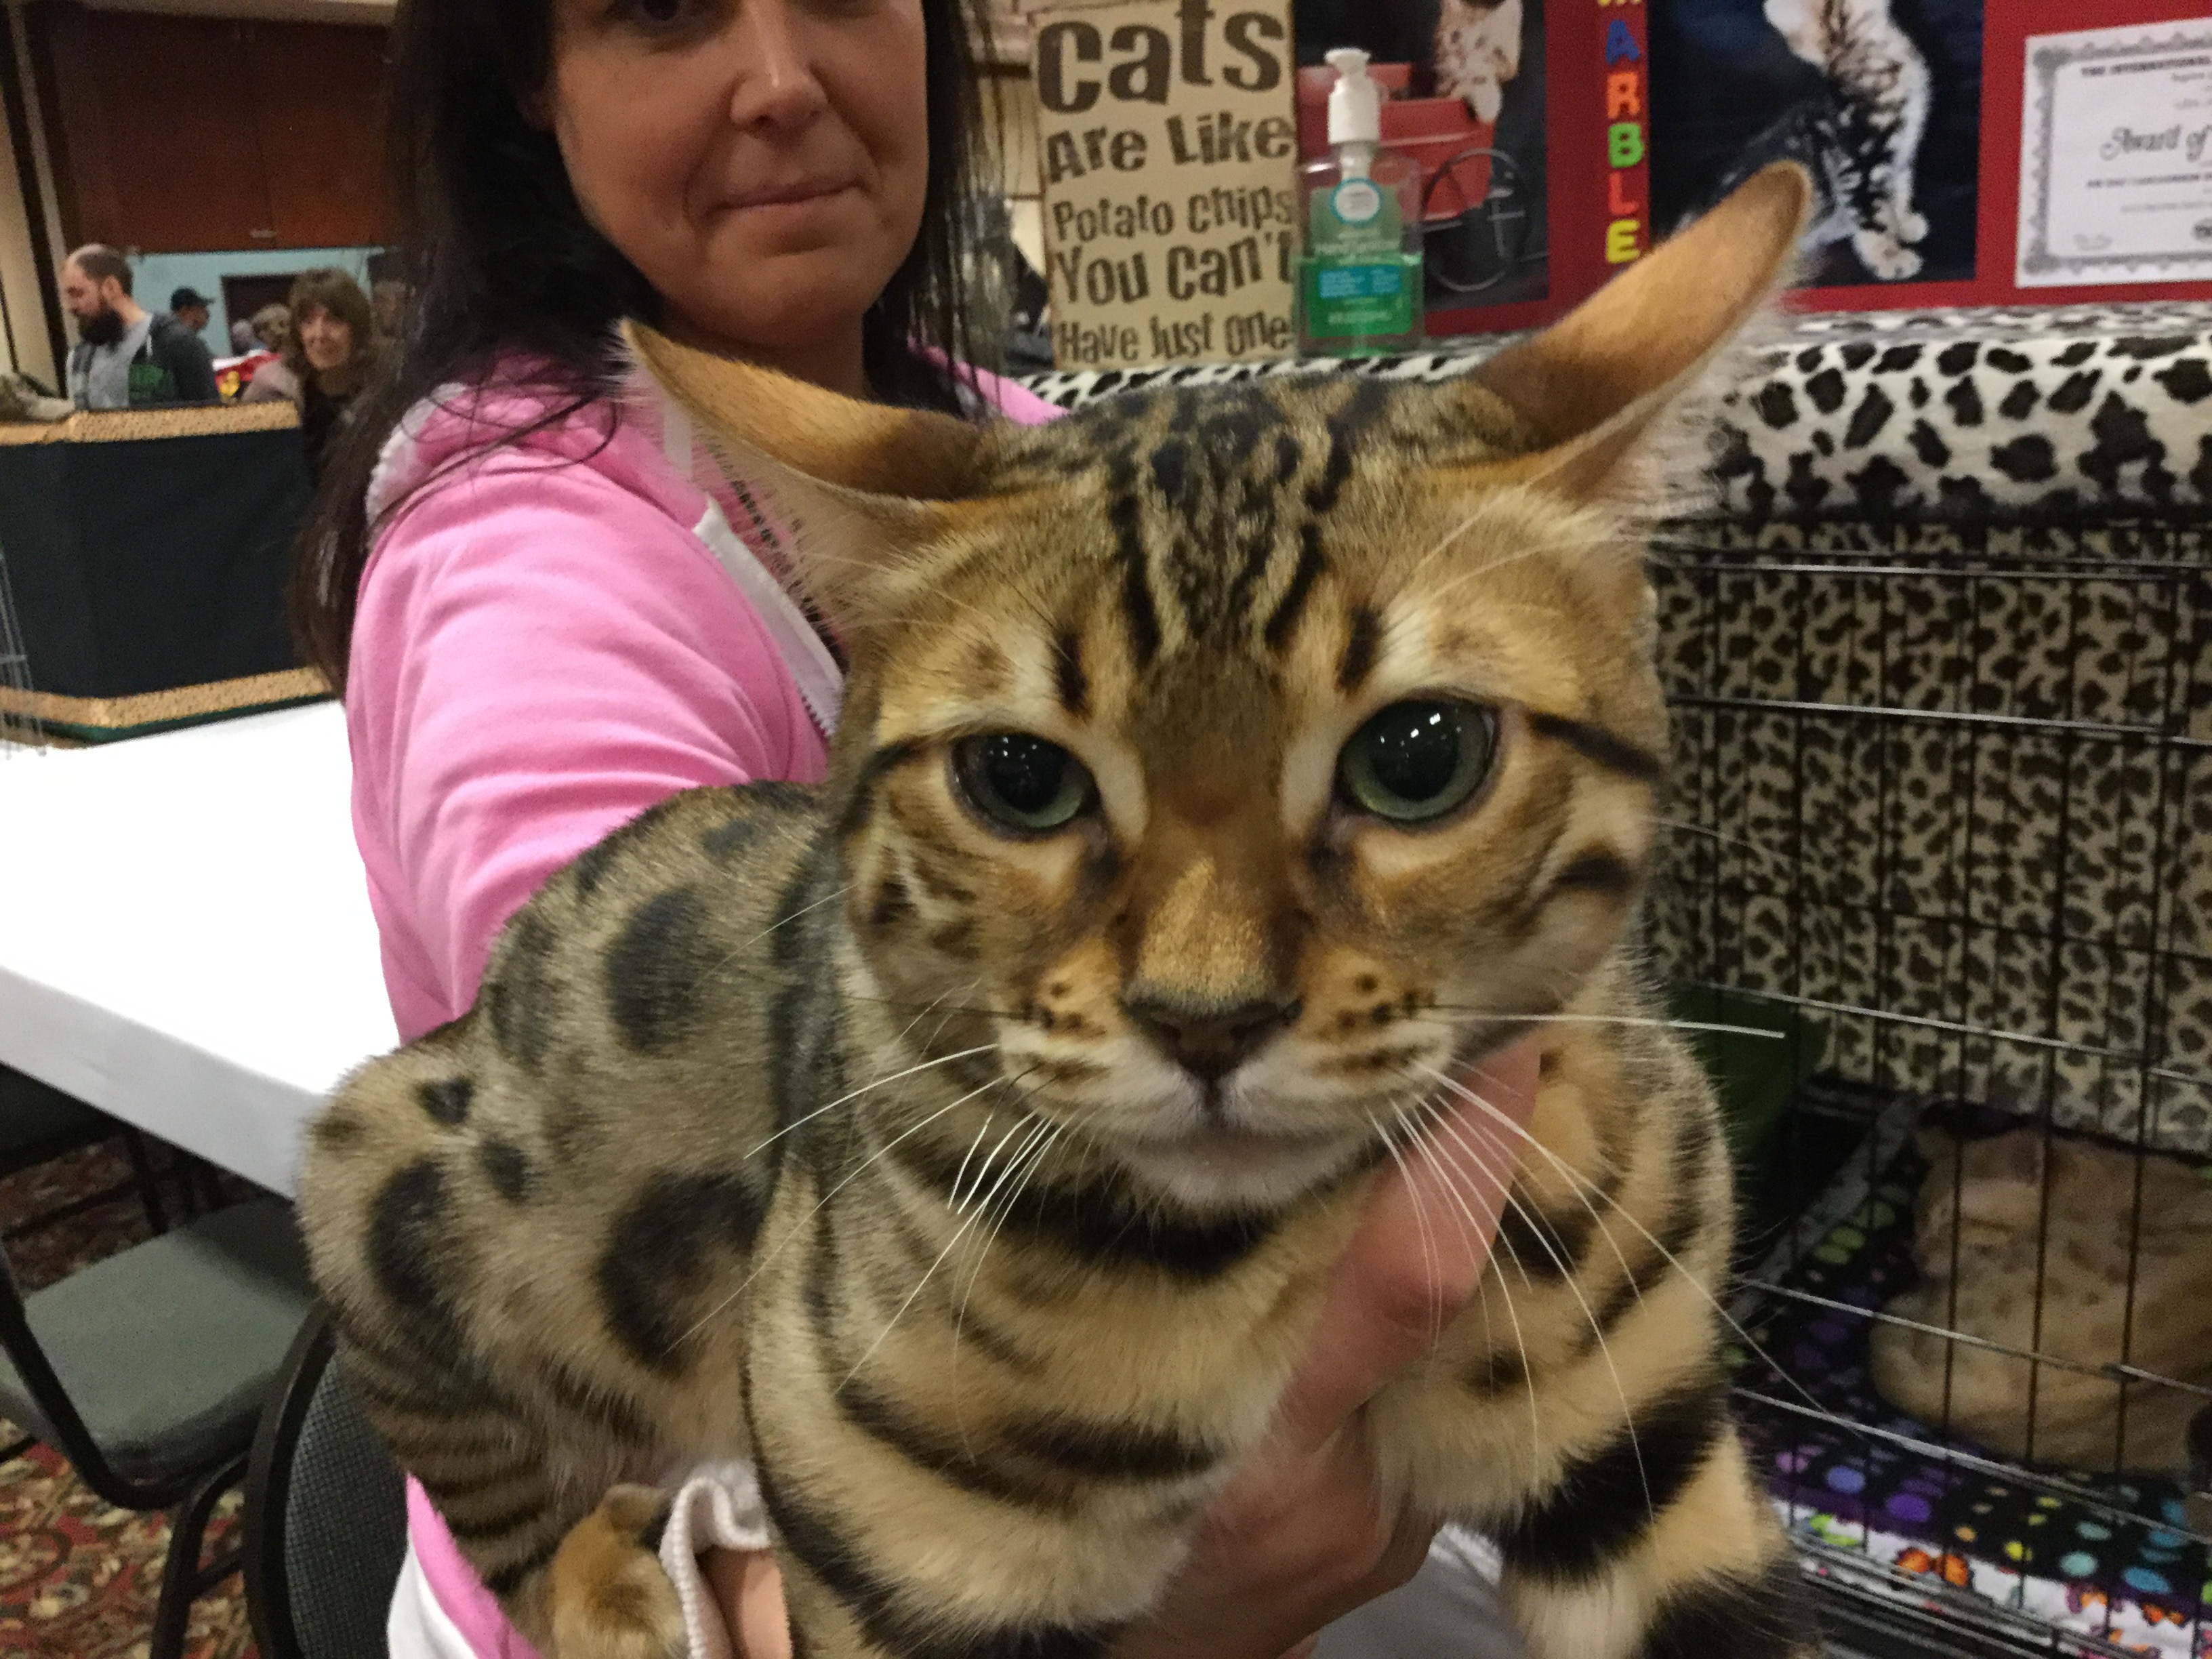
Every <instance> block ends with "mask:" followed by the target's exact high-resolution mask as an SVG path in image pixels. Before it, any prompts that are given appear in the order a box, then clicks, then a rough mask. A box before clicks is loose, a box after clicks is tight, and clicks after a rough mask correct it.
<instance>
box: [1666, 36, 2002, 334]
mask: <svg viewBox="0 0 2212 1659" xmlns="http://www.w3.org/2000/svg"><path fill="white" fill-rule="evenodd" d="M1982 3H1983V0H1668V3H1666V4H1664V5H1655V6H1653V7H1651V8H1650V15H1649V28H1650V55H1651V63H1650V72H1651V163H1650V167H1651V173H1650V179H1651V210H1652V229H1653V232H1654V233H1655V234H1657V235H1660V236H1664V235H1666V234H1668V233H1669V232H1671V231H1673V230H1674V229H1676V228H1679V227H1680V224H1681V223H1682V222H1684V221H1685V220H1686V219H1689V218H1691V217H1692V216H1695V215H1696V214H1698V213H1699V212H1702V211H1703V210H1705V208H1707V207H1710V206H1711V204H1713V203H1715V202H1717V201H1718V200H1719V199H1720V198H1721V197H1723V196H1725V195H1727V194H1728V192H1729V191H1730V190H1731V189H1733V188H1734V187H1735V185H1737V184H1739V183H1741V181H1742V180H1743V179H1747V178H1748V177H1749V176H1750V175H1751V174H1752V173H1755V172H1757V171H1758V170H1759V168H1760V167H1763V166H1765V164H1766V163H1768V162H1769V161H1778V160H1784V159H1788V160H1794V161H1799V162H1802V164H1803V165H1804V166H1805V167H1806V168H1807V170H1808V172H1810V173H1811V174H1812V175H1813V179H1814V188H1815V190H1816V191H1818V192H1819V197H1820V204H1819V207H1818V209H1817V210H1816V216H1815V219H1814V226H1813V228H1812V231H1811V233H1810V234H1808V237H1807V239H1806V246H1805V258H1806V264H1805V268H1804V274H1803V276H1802V285H1803V286H1804V287H1807V288H1814V289H1829V288H1855V287H1861V286H1865V285H1889V284H1903V283H1956V282H1970V281H1972V279H1973V278H1974V276H1975V275H1976V270H1975V243H1976V238H1977V227H1978V197H1979V194H1980V185H1981V179H1980V177H1979V172H1980V156H1981V147H1982V134H1981V118H1982V58H1983V39H1982V21H1983V20H1982ZM1900 297H1902V296H1900Z"/></svg>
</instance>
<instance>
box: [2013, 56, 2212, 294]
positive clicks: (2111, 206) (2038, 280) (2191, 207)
mask: <svg viewBox="0 0 2212 1659" xmlns="http://www.w3.org/2000/svg"><path fill="white" fill-rule="evenodd" d="M2020 150H2021V155H2020V258H2019V268H2018V272H2017V279H2018V282H2019V283H2020V286H2021V287H2022V288H2052V287H2057V286H2061V285H2064V286H2069V287H2071V286H2075V285H2080V284H2089V283H2179V282H2189V281H2192V280H2201V279H2203V278H2205V277H2212V18H2205V19H2201V20H2197V21H2185V22H2172V23H2147V24H2142V25H2138V26H2136V27H2131V28H2117V29H2084V30H2081V31H2079V32H2076V33H2068V34H2039V35H2032V36H2030V37H2029V38H2028V41H2027V95H2026V99H2025V101H2024V103H2023V105H2022V108H2021V147H2020Z"/></svg>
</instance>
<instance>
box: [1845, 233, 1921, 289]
mask: <svg viewBox="0 0 2212 1659" xmlns="http://www.w3.org/2000/svg"><path fill="white" fill-rule="evenodd" d="M1851 252H1854V253H1856V254H1857V255H1858V256H1859V263H1860V264H1863V265H1864V266H1865V267H1866V268H1867V269H1868V270H1869V271H1871V272H1873V273H1874V275H1875V276H1877V277H1879V278H1880V279H1881V281H1883V282H1885V283H1896V282H1902V281H1903V280H1904V279H1905V278H1906V277H1908V276H1917V275H1918V274H1919V271H1920V256H1919V255H1918V254H1917V253H1915V252H1913V251H1912V250H1911V248H1909V247H1906V246H1903V245H1902V244H1901V243H1900V242H1899V240H1897V238H1896V237H1894V236H1893V235H1891V234H1889V233H1888V232H1887V231H1883V230H1862V231H1857V232H1855V233H1853V234H1852V236H1851Z"/></svg>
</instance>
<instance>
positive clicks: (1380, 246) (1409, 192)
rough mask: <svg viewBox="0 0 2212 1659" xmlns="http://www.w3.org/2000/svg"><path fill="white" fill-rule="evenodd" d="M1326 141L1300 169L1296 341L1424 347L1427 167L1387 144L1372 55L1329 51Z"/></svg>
mask: <svg viewBox="0 0 2212 1659" xmlns="http://www.w3.org/2000/svg"><path fill="white" fill-rule="evenodd" d="M1328 61H1329V64H1330V65H1331V66H1332V67H1333V68H1334V69H1335V70H1336V85H1335V87H1334V88H1333V89H1332V90H1331V91H1330V93H1329V94H1328V145H1329V151H1328V155H1322V156H1316V158H1315V159H1314V160H1312V161H1308V162H1306V163H1304V165H1303V166H1302V167H1299V169H1298V185H1299V193H1300V194H1301V195H1302V196H1303V197H1304V200H1305V204H1306V248H1305V253H1304V257H1303V258H1300V259H1299V261H1298V343H1299V346H1300V348H1301V349H1303V350H1304V351H1306V352H1308V353H1327V354H1329V355H1332V356H1340V357H1358V356H1375V355H1376V354H1378V353H1382V352H1387V351H1404V350H1408V349H1412V348H1414V347H1417V346H1419V344H1420V343H1421V339H1422V336H1423V333H1424V329H1425V307H1424V306H1423V303H1422V298H1421V169H1420V167H1419V163H1417V162H1416V161H1413V159H1412V158H1411V157H1410V156H1407V155H1401V154H1399V153H1398V152H1397V151H1395V150H1392V149H1384V148H1383V142H1382V140H1383V88H1381V87H1379V86H1377V85H1376V82H1375V81H1374V79H1373V77H1371V76H1370V75H1369V74H1368V73H1367V54H1366V53H1365V52H1362V51H1360V50H1359V49H1358V48H1357V47H1355V46H1339V47H1338V48H1337V49H1336V50H1335V51H1334V52H1330V53H1329V54H1328Z"/></svg>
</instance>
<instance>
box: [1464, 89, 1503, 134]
mask: <svg viewBox="0 0 2212 1659" xmlns="http://www.w3.org/2000/svg"><path fill="white" fill-rule="evenodd" d="M1467 106H1468V110H1469V111H1470V112H1472V113H1473V114H1474V118H1475V119H1476V120H1478V121H1480V122H1481V123H1482V124H1483V125H1485V126H1496V125H1498V113H1499V112H1500V111H1502V110H1503V109H1504V107H1505V88H1504V87H1502V86H1500V85H1498V82H1495V81H1478V82H1475V83H1474V85H1473V86H1472V87H1469V88H1468V93H1467Z"/></svg>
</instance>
